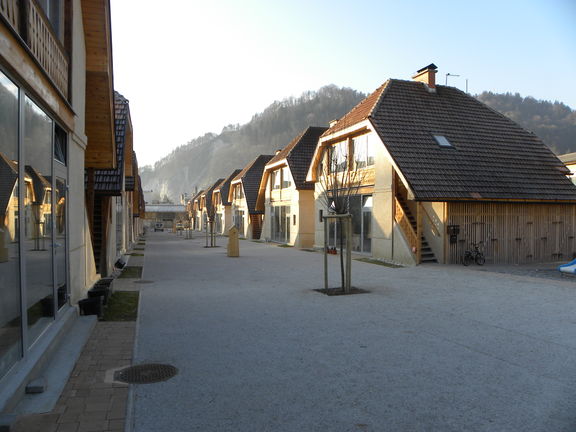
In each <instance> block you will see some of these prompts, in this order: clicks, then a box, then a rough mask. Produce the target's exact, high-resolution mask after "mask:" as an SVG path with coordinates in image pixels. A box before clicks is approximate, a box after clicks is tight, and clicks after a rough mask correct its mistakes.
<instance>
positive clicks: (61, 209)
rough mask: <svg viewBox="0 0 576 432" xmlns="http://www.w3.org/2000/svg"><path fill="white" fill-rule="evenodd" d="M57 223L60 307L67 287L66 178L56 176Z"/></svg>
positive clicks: (57, 288)
mask: <svg viewBox="0 0 576 432" xmlns="http://www.w3.org/2000/svg"><path fill="white" fill-rule="evenodd" d="M55 195H56V204H55V205H56V208H55V216H56V224H55V241H54V260H55V262H56V290H57V296H58V309H60V308H61V307H62V306H64V305H65V304H66V301H67V299H68V289H67V275H68V272H67V265H66V263H67V260H66V256H67V254H66V226H67V223H66V180H65V179H63V178H60V177H57V178H56V191H55Z"/></svg>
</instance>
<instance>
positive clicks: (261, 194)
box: [254, 158, 290, 211]
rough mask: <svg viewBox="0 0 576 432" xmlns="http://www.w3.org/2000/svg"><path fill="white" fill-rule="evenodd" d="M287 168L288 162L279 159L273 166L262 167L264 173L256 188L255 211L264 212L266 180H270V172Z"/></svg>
mask: <svg viewBox="0 0 576 432" xmlns="http://www.w3.org/2000/svg"><path fill="white" fill-rule="evenodd" d="M285 166H287V167H288V169H290V167H289V166H288V160H287V159H286V158H284V159H280V160H279V161H277V162H274V163H273V164H270V165H266V166H265V167H264V172H263V173H262V179H261V180H260V186H259V187H258V198H256V206H255V207H254V208H255V210H256V211H264V210H265V209H264V205H265V201H266V184H267V183H268V178H270V171H275V170H277V169H278V168H283V167H285Z"/></svg>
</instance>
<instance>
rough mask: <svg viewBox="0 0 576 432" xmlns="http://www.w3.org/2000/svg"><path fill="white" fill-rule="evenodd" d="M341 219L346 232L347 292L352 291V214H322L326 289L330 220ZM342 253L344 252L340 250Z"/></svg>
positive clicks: (325, 287)
mask: <svg viewBox="0 0 576 432" xmlns="http://www.w3.org/2000/svg"><path fill="white" fill-rule="evenodd" d="M329 219H336V220H338V219H341V220H342V222H344V223H343V224H342V225H343V226H344V233H345V234H346V270H345V275H344V276H345V277H344V286H343V287H342V288H343V290H344V292H345V293H346V294H349V293H350V292H351V291H352V247H351V246H352V243H351V235H350V234H351V233H352V215H351V214H333V215H327V216H322V222H324V289H325V290H326V291H328V289H329V288H328V220H329ZM340 253H343V251H342V250H340Z"/></svg>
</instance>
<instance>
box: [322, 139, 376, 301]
mask: <svg viewBox="0 0 576 432" xmlns="http://www.w3.org/2000/svg"><path fill="white" fill-rule="evenodd" d="M351 146H352V143H351V142H349V141H347V142H343V143H341V144H340V145H336V146H331V147H327V148H325V150H324V155H323V157H322V163H321V164H320V167H319V170H320V172H319V176H318V179H319V184H320V187H321V193H320V196H319V198H320V200H321V202H322V203H323V204H324V206H325V207H326V208H327V209H328V212H330V213H332V214H336V215H345V214H349V210H350V207H349V205H350V198H351V197H352V196H354V195H357V194H358V190H359V188H360V187H361V186H362V184H363V183H364V179H365V177H366V171H365V170H363V169H358V167H356V166H355V163H354V161H353V160H352V158H351V156H352V152H351V151H350V149H351ZM324 223H328V220H325V221H324ZM336 223H337V226H338V229H337V233H338V243H339V246H340V278H341V283H342V290H344V289H345V280H346V272H345V266H344V229H343V219H342V218H337V219H336ZM351 234H352V233H351V232H349V233H347V235H349V236H350V235H351ZM324 253H325V254H326V253H327V251H326V250H325V251H324ZM346 268H348V269H349V268H350V265H348V266H347V267H346Z"/></svg>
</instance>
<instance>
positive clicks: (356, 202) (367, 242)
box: [328, 195, 372, 253]
mask: <svg viewBox="0 0 576 432" xmlns="http://www.w3.org/2000/svg"><path fill="white" fill-rule="evenodd" d="M348 213H350V214H351V215H352V238H351V243H352V250H353V251H355V252H365V253H370V252H372V195H354V196H351V197H350V198H349V200H348ZM339 235H340V226H339V224H338V221H337V220H334V219H332V220H331V221H330V225H329V226H328V245H329V246H330V247H336V248H339V247H340V238H339ZM344 237H345V236H344ZM343 244H344V246H345V245H346V239H345V238H344V240H343Z"/></svg>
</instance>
